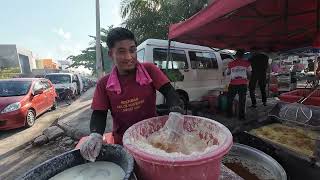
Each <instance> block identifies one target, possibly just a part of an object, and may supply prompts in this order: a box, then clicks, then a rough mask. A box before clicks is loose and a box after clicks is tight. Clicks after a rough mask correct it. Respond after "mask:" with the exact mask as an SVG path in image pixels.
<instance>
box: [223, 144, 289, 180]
mask: <svg viewBox="0 0 320 180" xmlns="http://www.w3.org/2000/svg"><path fill="white" fill-rule="evenodd" d="M226 158H232V159H237V160H239V161H243V160H244V161H251V162H252V163H254V164H255V165H256V166H255V167H263V168H264V169H265V170H267V171H268V172H269V173H270V174H271V175H272V177H275V178H276V179H278V180H287V174H286V172H285V170H284V169H283V168H282V166H281V165H280V164H279V163H278V162H277V161H276V160H274V159H273V158H272V157H270V156H269V155H267V154H265V153H264V152H262V151H260V150H258V149H255V148H252V147H250V146H247V145H243V144H238V143H235V144H234V145H233V146H232V148H231V150H230V151H229V153H228V154H227V155H226V156H225V159H226Z"/></svg>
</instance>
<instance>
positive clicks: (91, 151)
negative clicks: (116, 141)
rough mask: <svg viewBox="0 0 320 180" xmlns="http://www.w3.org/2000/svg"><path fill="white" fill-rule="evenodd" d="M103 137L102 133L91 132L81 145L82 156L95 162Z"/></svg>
mask: <svg viewBox="0 0 320 180" xmlns="http://www.w3.org/2000/svg"><path fill="white" fill-rule="evenodd" d="M102 139H103V138H102V135H101V134H98V133H91V134H90V136H89V138H88V139H87V140H86V141H85V142H84V143H83V144H81V146H80V153H81V155H82V157H83V158H84V159H86V160H88V161H91V162H94V161H95V160H96V158H97V157H98V155H99V153H100V150H101V147H102Z"/></svg>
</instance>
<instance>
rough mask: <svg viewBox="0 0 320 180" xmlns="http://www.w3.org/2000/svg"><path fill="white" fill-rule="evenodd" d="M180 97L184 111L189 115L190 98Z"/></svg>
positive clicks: (181, 95)
mask: <svg viewBox="0 0 320 180" xmlns="http://www.w3.org/2000/svg"><path fill="white" fill-rule="evenodd" d="M179 96H180V99H181V101H182V102H183V106H184V110H185V112H186V113H187V111H188V103H189V102H188V98H187V97H186V96H185V95H183V94H179Z"/></svg>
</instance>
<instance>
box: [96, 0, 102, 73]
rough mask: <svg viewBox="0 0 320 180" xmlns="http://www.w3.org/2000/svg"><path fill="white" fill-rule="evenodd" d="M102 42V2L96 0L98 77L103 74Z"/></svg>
mask: <svg viewBox="0 0 320 180" xmlns="http://www.w3.org/2000/svg"><path fill="white" fill-rule="evenodd" d="M100 42H101V35H100V3H99V0H96V71H97V75H98V79H100V78H101V77H102V76H103V71H102V58H101V44H100Z"/></svg>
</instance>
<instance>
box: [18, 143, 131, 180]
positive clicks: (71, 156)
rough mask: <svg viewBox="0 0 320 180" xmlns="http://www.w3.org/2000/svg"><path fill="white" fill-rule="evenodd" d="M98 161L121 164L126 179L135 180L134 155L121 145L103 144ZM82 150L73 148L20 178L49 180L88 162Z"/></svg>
mask: <svg viewBox="0 0 320 180" xmlns="http://www.w3.org/2000/svg"><path fill="white" fill-rule="evenodd" d="M96 161H109V162H113V163H115V164H117V165H119V166H120V167H121V168H122V169H123V170H124V172H125V177H124V180H134V179H135V176H134V174H133V166H134V160H133V157H132V156H131V155H130V154H129V153H128V152H127V151H126V150H125V149H124V148H123V147H122V146H120V145H110V144H108V145H103V146H102V148H101V151H100V154H99V156H98V157H97V159H96ZM86 162H87V161H86V160H85V159H83V158H82V156H81V154H80V150H79V149H76V150H72V151H69V152H66V153H64V154H61V155H59V156H56V157H54V158H52V159H49V160H47V161H45V162H44V163H42V164H40V165H38V166H36V167H35V168H33V169H31V170H30V171H29V172H27V173H26V174H24V175H23V176H21V177H20V178H18V179H25V180H29V179H30V180H34V179H37V180H47V179H49V178H51V177H53V176H55V175H56V174H59V173H60V172H62V171H64V170H66V169H69V168H72V167H74V166H77V165H81V164H84V163H86Z"/></svg>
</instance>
